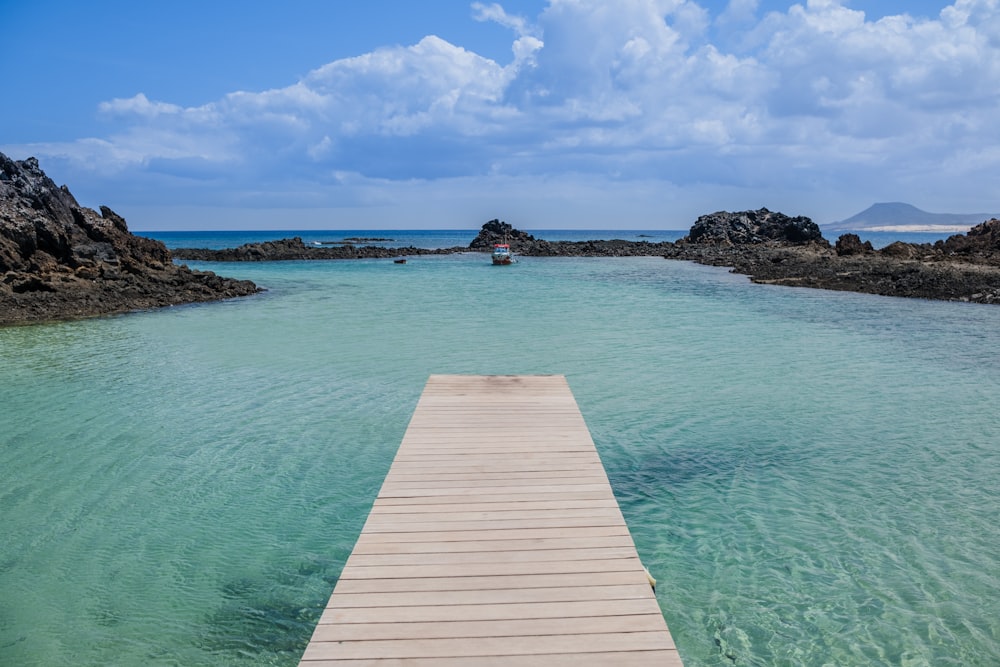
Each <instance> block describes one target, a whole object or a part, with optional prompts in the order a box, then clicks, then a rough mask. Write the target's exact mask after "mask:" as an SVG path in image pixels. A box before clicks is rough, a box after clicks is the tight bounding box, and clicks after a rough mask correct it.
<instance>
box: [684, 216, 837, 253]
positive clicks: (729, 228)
mask: <svg viewBox="0 0 1000 667" xmlns="http://www.w3.org/2000/svg"><path fill="white" fill-rule="evenodd" d="M681 242H683V243H702V244H711V245H728V246H732V245H749V244H759V243H778V244H789V243H791V244H803V243H819V244H821V245H829V244H828V243H827V241H826V239H824V238H823V234H822V232H820V229H819V225H817V224H816V223H815V222H813V221H812V220H810V219H809V218H807V217H805V216H797V217H794V218H790V217H788V216H787V215H785V214H783V213H774V212H771V211H768V210H767V209H766V208H762V209H759V210H757V211H742V212H739V213H730V212H728V211H719V212H717V213H710V214H708V215H703V216H701V217H699V218H698V219H697V220H696V221H695V223H694V225H692V226H691V230H690V232H688V235H687V236H686V237H685V238H684V239H681Z"/></svg>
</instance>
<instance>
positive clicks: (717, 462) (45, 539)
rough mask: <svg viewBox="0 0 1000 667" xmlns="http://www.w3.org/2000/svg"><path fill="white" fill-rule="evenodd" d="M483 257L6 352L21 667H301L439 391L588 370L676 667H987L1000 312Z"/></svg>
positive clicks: (0, 613)
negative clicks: (399, 459)
mask: <svg viewBox="0 0 1000 667" xmlns="http://www.w3.org/2000/svg"><path fill="white" fill-rule="evenodd" d="M486 261H487V260H486V258H485V256H482V255H464V254H463V255H452V256H445V257H426V258H415V259H412V260H410V262H409V263H408V264H406V265H402V266H400V265H395V264H393V263H391V262H388V261H367V260H362V261H343V262H313V263H308V262H280V263H272V264H258V265H209V264H203V265H199V266H200V267H202V268H211V269H214V270H217V271H218V272H220V273H223V274H225V275H233V276H237V277H241V278H250V279H252V280H255V281H256V282H258V283H259V284H261V285H264V286H266V287H268V289H269V291H268V292H266V293H265V294H262V295H260V296H258V297H253V298H249V299H243V300H236V301H230V302H225V303H219V304H203V305H194V306H185V307H179V308H170V309H166V310H160V311H155V312H148V313H140V314H134V315H128V316H122V317H114V318H106V319H100V320H92V321H86V322H75V323H67V324H59V325H48V326H37V327H23V328H14V329H3V330H0V406H3V407H2V412H0V528H2V530H3V535H4V539H3V541H2V542H0V664H4V665H6V664H10V665H51V664H76V665H103V664H154V665H294V664H296V662H297V660H298V658H299V656H300V654H301V651H302V650H303V649H304V647H305V644H306V642H307V641H308V639H309V636H310V634H311V632H312V627H313V625H314V624H315V621H316V619H317V618H318V616H319V612H320V609H321V608H322V605H323V604H324V603H325V601H326V599H327V597H328V596H329V594H330V591H331V590H332V588H333V585H334V584H335V582H336V578H337V575H338V573H339V571H340V569H341V567H342V566H343V563H344V561H345V560H346V558H347V556H348V554H349V553H350V550H351V548H352V546H353V544H354V541H355V539H356V538H357V535H358V533H359V531H360V529H361V525H362V524H363V522H364V518H365V515H366V512H367V510H368V507H369V506H370V503H371V501H372V499H373V498H374V496H375V494H376V492H377V490H378V488H379V486H380V484H381V481H382V478H383V476H384V474H385V472H386V471H387V469H388V467H389V464H390V462H391V459H392V456H393V454H394V452H395V449H396V447H397V446H398V444H399V441H400V440H401V438H402V435H403V432H404V430H405V428H406V424H407V421H408V419H409V416H410V414H411V413H412V411H413V409H414V407H415V405H416V401H417V398H418V397H419V395H420V392H421V390H422V388H423V384H424V382H425V381H426V379H427V376H428V375H429V374H431V373H561V374H565V375H566V376H567V378H568V380H569V383H570V386H571V388H572V390H573V392H574V394H575V396H576V398H577V400H578V403H579V404H580V408H581V410H582V411H583V414H584V417H585V418H586V420H587V422H588V425H589V426H590V429H591V431H592V433H593V436H594V440H595V442H596V444H597V446H598V449H599V451H600V453H601V455H602V457H603V459H604V462H605V465H606V467H607V469H608V473H609V476H610V478H611V481H612V485H613V486H614V488H615V492H616V494H617V495H618V497H619V499H620V502H621V504H622V508H623V511H624V512H625V515H626V518H627V520H628V521H629V525H630V527H631V528H632V532H633V535H634V537H635V539H636V543H637V546H638V548H639V551H640V554H641V556H642V558H643V561H644V563H645V564H646V565H647V566H648V567H649V568H650V570H652V571H653V572H654V574H655V575H656V577H657V579H658V580H659V586H658V588H657V596H658V599H659V601H660V604H661V607H662V608H663V610H664V613H665V616H666V618H667V622H668V624H669V626H670V628H671V631H672V633H673V635H674V638H675V640H676V642H677V644H678V647H679V648H680V651H681V655H682V656H683V658H684V661H685V664H686V665H687V667H696V666H710V665H734V664H735V665H827V664H836V665H935V666H936V665H995V664H998V663H1000V620H998V619H1000V566H998V557H997V554H998V553H1000V525H998V522H997V521H996V518H995V516H996V508H997V507H998V505H1000V485H998V484H997V482H996V480H997V479H1000V420H998V419H997V416H996V397H997V396H998V395H1000V360H998V357H997V355H996V350H997V349H1000V309H998V308H993V307H988V306H975V305H967V304H950V303H939V302H930V301H919V300H902V299H890V298H882V297H871V296H865V295H855V294H846V293H833V292H824V291H815V290H804V289H794V288H782V287H774V286H760V285H753V284H751V283H749V282H748V281H747V279H746V278H745V277H742V276H736V275H732V274H729V273H727V272H726V271H725V270H722V269H716V268H710V267H702V266H697V265H693V264H689V263H684V262H668V261H665V260H661V259H656V258H631V259H616V260H606V259H580V258H577V259H533V258H525V259H523V261H522V262H521V263H519V264H518V265H516V266H513V267H502V268H500V267H497V268H494V267H491V266H489V265H488V264H487V263H486Z"/></svg>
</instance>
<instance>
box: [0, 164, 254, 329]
mask: <svg viewBox="0 0 1000 667" xmlns="http://www.w3.org/2000/svg"><path fill="white" fill-rule="evenodd" d="M258 291H259V289H258V288H257V286H256V285H254V284H253V283H252V282H250V281H247V280H232V279H229V278H221V277H219V276H217V275H215V274H214V273H211V272H202V271H192V270H190V269H188V268H187V267H186V266H176V265H175V264H174V263H173V260H172V258H171V255H170V252H169V251H168V250H167V248H166V246H164V245H163V244H162V243H160V242H159V241H154V240H153V239H148V238H144V237H141V236H134V235H133V234H131V233H130V232H129V231H128V226H127V225H126V223H125V220H124V219H123V218H122V217H121V216H120V215H118V214H117V213H115V212H114V211H112V210H111V209H110V208H108V207H106V206H102V207H101V211H100V213H97V212H96V211H94V210H93V209H89V208H85V207H82V206H80V205H79V204H78V203H77V201H76V199H75V198H74V197H73V195H72V194H71V193H70V191H69V190H68V189H67V188H66V186H62V187H58V186H56V184H55V183H53V182H52V180H51V179H50V178H49V177H48V176H46V175H45V173H44V172H43V171H42V170H41V168H40V167H39V165H38V161H37V160H36V159H35V158H28V159H27V160H23V161H15V160H12V159H10V158H9V157H7V156H6V155H4V154H2V153H0V325H7V324H23V323H30V322H40V321H54V320H65V319H76V318H81V317H93V316H97V315H107V314H112V313H122V312H127V311H132V310H141V309H146V308H156V307H160V306H169V305H176V304H182V303H191V302H197V301H213V300H218V299H226V298H230V297H235V296H245V295H248V294H254V293H256V292H258Z"/></svg>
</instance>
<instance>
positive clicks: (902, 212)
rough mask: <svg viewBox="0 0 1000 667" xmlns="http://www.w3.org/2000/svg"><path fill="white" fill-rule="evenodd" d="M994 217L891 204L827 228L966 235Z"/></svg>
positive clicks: (873, 207) (876, 205)
mask: <svg viewBox="0 0 1000 667" xmlns="http://www.w3.org/2000/svg"><path fill="white" fill-rule="evenodd" d="M993 217H996V216H994V215H991V214H988V213H928V212H927V211H921V210H920V209H919V208H917V207H916V206H913V205H911V204H904V203H902V202H888V203H881V204H872V205H871V206H869V207H868V208H866V209H865V210H864V211H861V213H858V214H856V215H852V216H851V217H850V218H848V219H846V220H841V221H840V222H831V223H830V224H827V225H823V228H824V229H826V230H831V231H841V232H966V231H968V230H969V229H970V228H971V227H974V226H975V225H978V224H979V223H980V222H984V221H986V220H989V219H990V218H993Z"/></svg>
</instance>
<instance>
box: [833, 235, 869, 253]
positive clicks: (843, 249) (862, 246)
mask: <svg viewBox="0 0 1000 667" xmlns="http://www.w3.org/2000/svg"><path fill="white" fill-rule="evenodd" d="M836 250H837V255H838V256H839V257H850V256H851V255H864V254H867V253H870V252H875V250H874V248H872V242H871V241H865V242H864V243H862V242H861V237H859V236H858V235H857V234H843V235H841V237H840V238H839V239H837V245H836Z"/></svg>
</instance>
